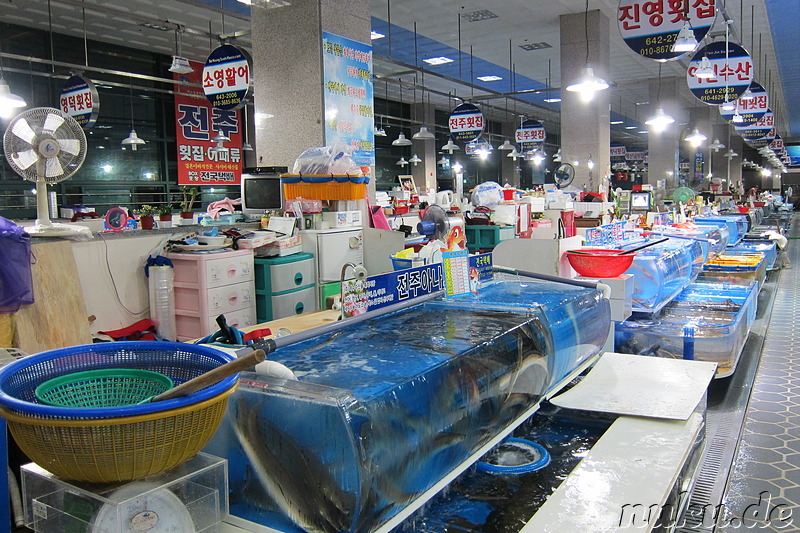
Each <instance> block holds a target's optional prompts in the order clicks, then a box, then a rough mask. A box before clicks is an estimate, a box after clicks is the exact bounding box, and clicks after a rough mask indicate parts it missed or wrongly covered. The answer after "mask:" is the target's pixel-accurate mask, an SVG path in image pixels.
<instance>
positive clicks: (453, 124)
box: [448, 104, 485, 143]
mask: <svg viewBox="0 0 800 533" xmlns="http://www.w3.org/2000/svg"><path fill="white" fill-rule="evenodd" d="M448 123H449V126H450V135H451V136H452V137H453V140H455V141H458V142H462V143H468V142H470V141H474V140H475V139H477V138H478V137H480V135H481V133H483V127H484V124H485V121H484V119H483V113H481V110H480V109H478V108H477V107H475V106H474V105H472V104H461V105H460V106H458V107H456V108H455V109H453V111H451V112H450V120H449V121H448Z"/></svg>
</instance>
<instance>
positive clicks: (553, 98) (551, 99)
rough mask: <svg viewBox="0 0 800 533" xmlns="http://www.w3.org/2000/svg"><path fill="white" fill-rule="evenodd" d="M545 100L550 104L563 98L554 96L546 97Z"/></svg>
mask: <svg viewBox="0 0 800 533" xmlns="http://www.w3.org/2000/svg"><path fill="white" fill-rule="evenodd" d="M544 101H545V102H547V103H548V104H556V103H558V102H560V101H561V98H559V97H557V96H553V97H551V98H545V99H544Z"/></svg>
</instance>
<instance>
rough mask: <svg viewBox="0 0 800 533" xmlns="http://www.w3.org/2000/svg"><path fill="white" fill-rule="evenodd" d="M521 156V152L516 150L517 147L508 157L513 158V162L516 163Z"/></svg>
mask: <svg viewBox="0 0 800 533" xmlns="http://www.w3.org/2000/svg"><path fill="white" fill-rule="evenodd" d="M520 155H521V154H520V153H519V152H517V149H516V147H515V148H514V149H513V150H511V152H509V154H508V155H507V156H506V157H510V158H511V159H512V160H513V161H516V160H517V158H518V157H519V156H520Z"/></svg>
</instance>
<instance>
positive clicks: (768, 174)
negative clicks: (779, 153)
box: [761, 168, 772, 177]
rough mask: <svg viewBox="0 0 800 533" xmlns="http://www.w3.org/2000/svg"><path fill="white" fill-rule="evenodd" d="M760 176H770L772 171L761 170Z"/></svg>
mask: <svg viewBox="0 0 800 533" xmlns="http://www.w3.org/2000/svg"><path fill="white" fill-rule="evenodd" d="M761 175H762V176H766V177H769V176H772V171H771V170H770V169H768V168H762V169H761Z"/></svg>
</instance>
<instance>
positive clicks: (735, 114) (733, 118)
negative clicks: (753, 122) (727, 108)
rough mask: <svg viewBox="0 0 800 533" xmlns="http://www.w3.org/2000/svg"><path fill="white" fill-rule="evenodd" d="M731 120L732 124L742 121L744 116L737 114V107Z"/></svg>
mask: <svg viewBox="0 0 800 533" xmlns="http://www.w3.org/2000/svg"><path fill="white" fill-rule="evenodd" d="M731 122H733V123H734V124H741V123H742V122H744V117H743V116H742V115H740V114H739V110H738V109H737V110H736V113H734V114H733V117H732V118H731Z"/></svg>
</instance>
